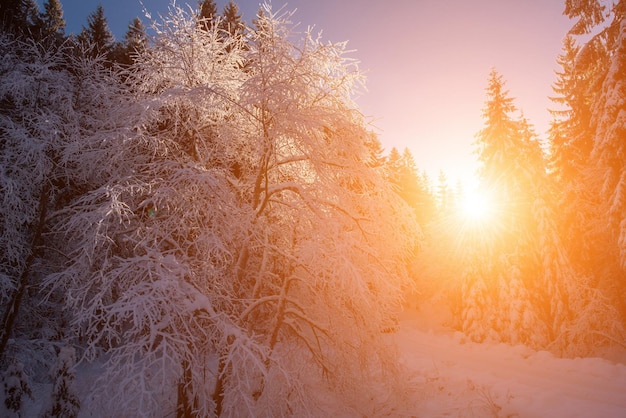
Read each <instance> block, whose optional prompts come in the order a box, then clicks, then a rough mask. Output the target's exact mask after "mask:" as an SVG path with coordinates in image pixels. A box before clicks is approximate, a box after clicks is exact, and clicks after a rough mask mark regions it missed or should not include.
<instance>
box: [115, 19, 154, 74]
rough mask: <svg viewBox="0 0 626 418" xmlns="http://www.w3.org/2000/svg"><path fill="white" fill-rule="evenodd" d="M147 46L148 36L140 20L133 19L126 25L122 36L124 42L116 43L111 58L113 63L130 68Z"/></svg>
mask: <svg viewBox="0 0 626 418" xmlns="http://www.w3.org/2000/svg"><path fill="white" fill-rule="evenodd" d="M147 46H148V35H147V34H146V28H145V26H144V25H143V23H142V21H141V19H139V18H138V17H135V18H134V19H133V21H132V22H130V24H129V25H128V30H127V31H126V34H125V35H124V41H123V42H121V43H116V45H115V47H114V48H113V51H112V52H111V56H112V57H113V61H115V62H117V63H119V64H121V65H122V66H130V65H132V64H133V63H134V62H135V57H136V56H137V55H139V54H142V53H143V52H144V51H145V49H146V48H147Z"/></svg>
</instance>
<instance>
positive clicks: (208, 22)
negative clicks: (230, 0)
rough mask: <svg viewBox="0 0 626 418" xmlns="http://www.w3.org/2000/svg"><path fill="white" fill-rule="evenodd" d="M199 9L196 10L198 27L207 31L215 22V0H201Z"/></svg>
mask: <svg viewBox="0 0 626 418" xmlns="http://www.w3.org/2000/svg"><path fill="white" fill-rule="evenodd" d="M199 9H200V10H199V11H198V16H197V20H198V27H199V28H200V29H201V30H203V31H205V32H208V31H210V30H211V29H213V26H214V25H215V22H217V18H218V16H217V5H216V4H215V0H202V1H201V2H200V3H199Z"/></svg>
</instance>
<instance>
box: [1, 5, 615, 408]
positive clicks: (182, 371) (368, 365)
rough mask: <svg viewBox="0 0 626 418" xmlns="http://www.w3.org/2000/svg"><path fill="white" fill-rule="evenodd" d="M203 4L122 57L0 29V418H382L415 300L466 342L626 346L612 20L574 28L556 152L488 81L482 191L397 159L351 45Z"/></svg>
mask: <svg viewBox="0 0 626 418" xmlns="http://www.w3.org/2000/svg"><path fill="white" fill-rule="evenodd" d="M196 6H197V7H195V8H193V7H192V8H186V7H178V6H176V5H175V4H172V6H171V8H170V11H169V13H168V14H166V15H164V16H162V17H160V18H159V19H157V20H151V21H149V22H146V21H143V20H141V19H139V18H135V19H134V20H132V21H131V23H130V25H129V27H128V31H127V33H126V35H125V36H124V38H123V39H122V40H120V41H116V40H115V38H114V37H113V35H112V33H111V31H110V30H109V28H108V24H107V19H106V10H105V9H104V8H103V7H102V6H99V7H98V8H97V9H96V10H95V11H94V12H93V13H92V14H91V15H90V16H89V18H88V20H87V22H86V24H85V26H83V30H82V31H81V33H79V34H69V35H67V34H66V33H65V21H64V19H63V9H62V4H61V2H60V1H58V0H48V1H46V2H45V3H44V7H43V8H42V9H41V10H40V9H39V8H38V7H37V4H36V3H35V2H34V1H33V0H12V1H5V2H3V3H2V4H0V25H1V28H2V32H1V33H0V54H1V57H2V59H1V60H0V103H1V105H0V196H1V199H0V205H1V207H0V213H1V214H2V215H1V216H0V247H1V251H0V320H1V321H2V322H1V324H0V371H1V372H2V380H3V382H4V384H3V399H4V401H3V403H2V405H1V406H0V408H2V409H0V410H1V411H2V412H3V414H6V415H10V414H13V416H20V414H22V413H23V411H24V410H25V408H26V405H27V404H29V403H30V404H32V403H33V402H35V403H37V404H38V405H41V411H38V413H39V414H41V415H43V416H64V417H68V416H77V415H78V413H79V411H91V412H93V413H95V414H96V415H98V414H99V415H98V416H119V415H121V414H124V415H133V416H153V415H155V414H158V412H157V411H162V415H164V416H171V415H176V416H179V417H191V416H325V415H327V414H329V412H330V411H328V410H327V409H325V408H326V407H327V406H328V405H326V404H325V403H324V402H323V399H324V397H325V396H326V394H328V393H333V394H334V395H333V396H337V397H339V398H340V399H341V400H342V402H343V405H345V411H342V413H345V414H347V415H360V416H363V415H368V414H369V415H371V414H375V411H373V410H372V408H373V407H372V405H373V400H374V399H376V400H380V399H385V402H387V403H390V404H393V403H394V402H395V401H396V400H397V399H398V398H399V397H401V396H403V394H404V393H406V389H401V388H402V386H403V385H404V384H407V385H408V382H405V381H403V372H402V369H401V367H400V364H399V363H398V361H397V357H396V356H395V352H396V351H395V347H394V344H393V341H392V340H390V339H389V338H387V335H388V333H392V332H394V330H395V329H396V327H397V321H398V314H399V312H400V311H401V310H402V309H403V306H405V305H406V302H407V300H411V301H413V302H415V303H416V304H417V306H418V308H419V305H420V304H426V303H432V302H433V301H436V303H438V304H441V305H442V306H445V307H446V308H447V310H448V312H449V315H448V316H447V317H446V318H445V319H442V321H444V320H445V321H446V324H447V325H448V326H450V327H453V328H454V329H457V330H458V331H460V332H462V333H463V334H464V335H465V336H466V337H467V338H468V339H470V340H473V341H476V342H484V341H498V342H504V343H510V344H524V345H527V346H529V347H532V348H535V349H544V350H550V351H552V352H553V353H555V354H557V355H560V356H581V355H583V356H584V355H601V354H602V352H603V350H606V349H609V348H611V347H622V348H623V347H624V346H626V330H625V329H624V327H625V325H626V306H625V304H624V301H626V272H625V269H626V150H624V149H623V147H624V144H625V143H626V142H625V139H626V103H625V101H626V80H625V78H626V2H625V1H623V0H621V1H617V2H614V3H611V4H608V3H606V2H601V1H594V0H588V1H584V2H581V1H573V0H567V1H566V2H565V8H564V13H565V14H566V15H567V16H568V17H570V18H571V19H572V29H571V31H570V33H568V34H564V41H563V51H562V54H561V55H559V56H558V57H555V59H556V62H557V63H558V65H559V66H560V70H559V71H558V72H557V73H556V79H555V82H554V97H553V98H552V100H553V101H554V104H555V109H554V110H553V111H552V114H553V117H554V119H553V122H552V125H551V130H550V134H549V138H548V140H547V142H545V143H542V141H541V140H540V139H539V138H538V137H537V135H536V134H535V132H534V130H533V127H532V124H531V122H530V121H528V120H527V119H526V118H524V116H523V114H522V113H521V112H520V111H519V110H518V108H517V105H516V103H515V99H514V98H513V97H512V96H511V95H510V93H509V92H508V91H507V89H506V81H505V79H504V76H503V75H501V74H500V73H498V71H497V70H496V69H494V70H492V71H491V73H490V74H489V75H488V79H487V85H486V101H485V106H484V109H483V121H484V127H483V129H482V130H481V131H480V132H478V133H476V142H475V146H476V153H477V156H478V159H479V162H480V164H481V168H480V170H479V172H478V173H477V176H478V179H479V187H478V188H477V190H464V189H463V187H462V186H461V185H450V184H448V180H447V177H446V175H445V173H443V172H442V173H441V174H440V176H439V178H438V179H437V181H436V182H433V180H432V179H430V178H428V176H426V175H425V174H422V173H421V172H420V171H419V168H418V167H416V164H415V160H414V158H413V156H412V155H411V152H410V151H409V150H408V149H405V150H402V151H400V150H398V149H395V148H392V149H391V150H389V151H388V152H387V153H385V150H384V149H383V147H382V144H381V143H380V141H379V140H378V138H377V136H376V134H375V133H374V132H373V130H372V129H370V127H369V126H368V125H367V123H366V122H365V120H364V118H363V116H362V114H361V113H360V111H359V109H358V106H356V104H355V103H354V101H353V97H354V94H355V92H356V91H358V90H359V89H360V88H361V87H362V85H363V82H364V80H363V77H362V75H361V74H360V73H359V71H358V68H357V66H356V65H355V62H354V61H353V60H352V59H351V58H350V57H348V56H347V53H346V49H345V43H333V42H328V41H323V40H322V39H320V37H319V36H317V34H314V33H311V32H310V31H308V32H304V33H297V32H295V31H294V27H293V25H292V24H291V17H292V14H291V13H289V12H285V11H284V10H283V9H280V10H281V11H279V12H276V11H275V10H274V9H273V8H272V7H271V6H270V5H268V4H265V5H263V6H262V7H261V8H260V9H259V12H258V14H257V16H256V18H255V19H254V20H252V21H251V22H244V21H242V18H241V14H240V13H239V9H238V6H237V5H236V3H234V2H232V1H231V2H229V3H228V4H227V5H226V7H225V8H224V10H223V11H219V10H218V9H217V6H216V4H215V2H214V1H213V0H204V1H202V2H200V3H199V4H197V5H196ZM148 33H150V36H148ZM78 371H80V372H83V373H86V371H89V373H92V374H93V375H94V376H95V377H94V384H93V387H91V388H90V391H89V392H87V391H85V390H82V391H81V390H79V388H77V387H76V384H75V379H76V373H77V372H78ZM41 387H44V388H46V390H43V391H42V390H34V389H33V388H41ZM42 392H45V393H43V394H42ZM37 396H44V397H45V398H46V399H45V401H41V400H38V401H36V400H35V399H34V398H35V397H37ZM377 402H378V401H377ZM334 412H337V411H334ZM81 413H83V412H81Z"/></svg>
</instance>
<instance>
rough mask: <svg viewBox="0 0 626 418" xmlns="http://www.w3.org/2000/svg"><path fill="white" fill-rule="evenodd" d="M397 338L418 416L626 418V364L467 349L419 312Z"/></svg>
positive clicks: (520, 350) (486, 347)
mask: <svg viewBox="0 0 626 418" xmlns="http://www.w3.org/2000/svg"><path fill="white" fill-rule="evenodd" d="M395 338H396V341H397V343H398V345H399V349H400V353H401V361H402V363H403V365H404V367H406V369H407V371H409V373H410V375H411V379H412V382H411V383H412V384H415V385H417V386H418V387H419V388H420V389H419V390H418V391H417V392H418V394H419V395H418V396H417V398H415V399H414V400H413V401H414V402H415V405H414V408H415V409H414V410H415V415H414V416H415V417H420V418H431V417H476V418H486V417H498V418H500V417H519V418H547V417H549V418H561V417H563V418H565V417H566V418H576V417H579V418H583V417H584V418H587V417H589V418H624V417H626V364H622V363H618V362H611V361H608V360H605V359H600V358H576V359H561V358H557V357H554V356H553V355H552V354H550V353H548V352H546V351H533V350H531V349H529V348H527V347H523V346H510V345H505V344H486V343H483V344H476V343H471V342H466V341H465V339H464V338H463V335H462V334H460V333H455V332H453V331H451V330H447V329H445V328H443V327H441V326H436V325H433V323H432V322H431V323H429V322H427V321H424V318H423V317H420V315H417V314H416V313H415V312H414V311H413V312H412V313H408V312H405V314H404V316H403V318H402V320H401V321H400V328H399V330H398V332H397V334H396V336H395Z"/></svg>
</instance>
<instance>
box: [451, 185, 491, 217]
mask: <svg viewBox="0 0 626 418" xmlns="http://www.w3.org/2000/svg"><path fill="white" fill-rule="evenodd" d="M458 210H459V215H460V216H462V217H463V218H464V219H465V220H467V221H472V222H485V221H488V220H489V219H490V217H491V216H493V201H492V199H491V198H490V196H489V194H488V193H486V192H484V191H481V190H478V189H476V190H467V191H465V192H464V193H463V195H462V196H461V201H460V202H459V208H458Z"/></svg>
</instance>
